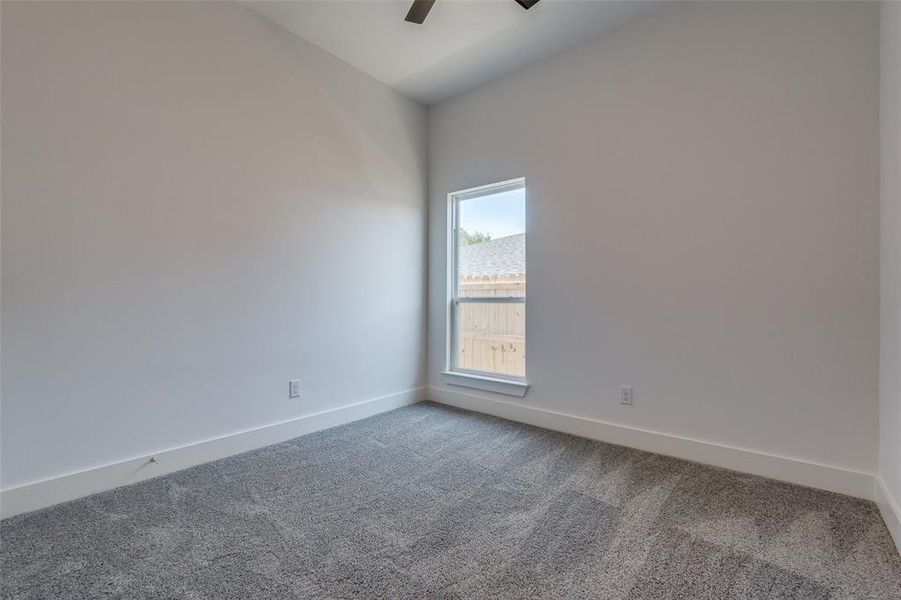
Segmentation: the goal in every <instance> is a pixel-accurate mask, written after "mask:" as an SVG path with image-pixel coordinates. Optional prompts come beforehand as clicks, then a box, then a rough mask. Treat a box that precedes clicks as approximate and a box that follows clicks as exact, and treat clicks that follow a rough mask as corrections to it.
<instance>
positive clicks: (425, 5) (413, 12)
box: [404, 0, 537, 25]
mask: <svg viewBox="0 0 901 600" xmlns="http://www.w3.org/2000/svg"><path fill="white" fill-rule="evenodd" d="M516 1H517V2H519V0H516ZM535 1H536V2H537V0H535ZM433 4H435V0H413V6H411V7H410V12H408V13H407V16H406V17H405V18H404V21H407V22H408V23H416V24H418V25H422V22H423V21H425V18H426V17H427V16H428V14H429V11H430V10H432V5H433Z"/></svg>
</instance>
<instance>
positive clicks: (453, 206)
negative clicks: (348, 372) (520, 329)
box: [443, 177, 529, 397]
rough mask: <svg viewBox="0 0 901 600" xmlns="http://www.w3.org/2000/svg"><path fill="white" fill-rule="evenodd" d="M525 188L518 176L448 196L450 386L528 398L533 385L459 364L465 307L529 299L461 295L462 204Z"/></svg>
mask: <svg viewBox="0 0 901 600" xmlns="http://www.w3.org/2000/svg"><path fill="white" fill-rule="evenodd" d="M525 187H526V180H525V178H524V177H518V178H516V179H508V180H506V181H501V182H498V183H490V184H488V185H481V186H478V187H474V188H468V189H465V190H459V191H456V192H451V193H450V194H448V195H447V210H448V219H447V222H448V228H447V290H448V297H447V361H446V369H445V371H444V372H443V374H444V376H445V382H446V383H448V384H451V385H459V386H464V387H469V388H475V389H480V390H484V391H490V392H497V393H501V394H510V395H513V396H520V397H522V396H524V395H525V393H526V391H527V390H528V388H529V384H528V382H527V381H526V378H525V377H517V376H514V375H504V374H501V373H492V372H488V371H476V370H472V369H464V368H462V367H458V366H457V365H456V362H457V356H458V354H459V352H458V350H459V343H460V335H459V333H460V324H459V317H458V313H459V309H460V305H461V304H468V303H478V304H484V303H501V304H523V305H525V304H526V297H525V296H467V297H460V296H459V290H458V283H459V278H458V276H457V275H458V271H457V267H458V265H457V255H458V252H459V249H460V247H459V236H458V235H457V234H458V230H459V219H460V203H461V202H465V201H466V200H471V199H473V198H478V197H481V196H486V195H489V194H498V193H501V192H508V191H512V190H519V189H522V190H524V189H525ZM526 206H527V207H528V202H527V203H526ZM527 210H528V208H527ZM526 244H527V246H526V247H528V239H527V240H526ZM526 269H527V270H528V262H527V263H526ZM526 290H527V291H526V294H528V286H527V287H526ZM526 340H527V341H526V344H527V347H528V325H527V326H526ZM526 373H527V374H528V363H527V365H526Z"/></svg>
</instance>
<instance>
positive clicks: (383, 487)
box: [0, 404, 901, 600]
mask: <svg viewBox="0 0 901 600" xmlns="http://www.w3.org/2000/svg"><path fill="white" fill-rule="evenodd" d="M0 537H2V546H0V585H2V597H3V598H191V599H217V600H221V599H228V598H235V599H242V600H250V599H254V598H279V599H282V598H284V599H289V598H411V599H412V598H416V599H425V598H448V599H450V598H553V599H562V598H573V599H581V598H604V599H629V600H633V599H634V600H638V599H652V598H653V599H661V598H672V599H693V598H707V599H728V598H755V599H761V600H763V599H788V598H798V599H824V598H830V599H841V598H872V599H876V598H878V599H892V598H901V560H899V557H898V554H897V553H896V551H895V549H894V547H893V545H892V542H891V540H890V538H889V534H888V532H887V531H886V528H885V526H884V524H883V523H882V521H881V520H880V518H879V515H878V513H877V510H876V508H875V507H874V505H873V504H872V503H870V502H864V501H862V500H855V499H852V498H848V497H845V496H840V495H836V494H830V493H826V492H819V491H814V490H810V489H805V488H801V487H797V486H792V485H787V484H782V483H777V482H773V481H769V480H765V479H761V478H757V477H751V476H746V475H740V474H737V473H733V472H730V471H724V470H719V469H713V468H709V467H704V466H701V465H697V464H693V463H688V462H684V461H679V460H675V459H671V458H665V457H662V456H658V455H654V454H648V453H644V452H638V451H634V450H628V449H626V448H621V447H618V446H611V445H607V444H602V443H598V442H593V441H589V440H585V439H581V438H576V437H572V436H567V435H563V434H559V433H554V432H550V431H545V430H542V429H537V428H533V427H527V426H524V425H519V424H516V423H511V422H508V421H502V420H499V419H494V418H490V417H485V416H481V415H476V414H472V413H467V412H463V411H457V410H453V409H448V408H444V407H441V406H438V405H435V404H419V405H415V406H410V407H407V408H402V409H400V410H396V411H393V412H391V413H386V414H383V415H379V416H377V417H373V418H371V419H367V420H365V421H359V422H356V423H352V424H350V425H346V426H343V427H338V428H336V429H331V430H328V431H323V432H320V433H316V434H312V435H308V436H304V437H300V438H297V439H294V440H291V441H289V442H285V443H282V444H278V445H276V446H270V447H268V448H264V449H262V450H257V451H254V452H250V453H247V454H242V455H240V456H235V457H231V458H228V459H225V460H221V461H218V462H215V463H210V464H207V465H202V466H200V467H195V468H193V469H188V470H186V471H181V472H179V473H175V474H172V475H168V476H165V477H160V478H157V479H153V480H150V481H146V482H143V483H139V484H136V485H133V486H130V487H126V488H121V489H118V490H113V491H111V492H106V493H102V494H98V495H95V496H92V497H89V498H85V499H82V500H77V501H74V502H70V503H68V504H64V505H61V506H58V507H54V508H50V509H47V510H42V511H38V512H34V513H30V514H27V515H20V516H18V517H14V518H12V519H7V520H5V521H3V522H2V523H0Z"/></svg>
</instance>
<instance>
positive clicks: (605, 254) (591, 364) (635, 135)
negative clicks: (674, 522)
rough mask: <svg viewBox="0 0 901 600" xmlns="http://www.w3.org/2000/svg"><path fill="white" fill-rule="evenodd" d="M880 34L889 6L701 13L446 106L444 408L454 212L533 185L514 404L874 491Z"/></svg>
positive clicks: (674, 18)
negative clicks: (458, 202) (680, 439)
mask: <svg viewBox="0 0 901 600" xmlns="http://www.w3.org/2000/svg"><path fill="white" fill-rule="evenodd" d="M878 34H879V7H878V5H877V4H873V3H856V2H852V3H757V2H748V3H713V2H711V3H699V4H691V3H685V4H682V3H680V4H677V5H673V6H671V7H668V8H666V9H664V10H663V11H660V12H658V13H654V14H652V15H650V16H648V17H645V18H643V19H640V20H639V21H636V22H635V23H633V24H631V25H628V26H626V27H624V28H622V29H620V30H618V31H616V32H614V33H612V34H609V35H608V36H606V37H604V38H601V39H599V40H596V41H593V42H590V43H588V44H585V45H583V46H580V47H578V48H576V49H573V50H571V51H567V52H565V53H562V54H558V55H556V56H555V57H552V58H551V59H549V60H547V61H545V62H544V63H541V64H538V65H535V66H532V67H529V68H527V69H525V70H523V71H520V72H518V73H515V74H513V75H510V76H507V77H505V78H503V79H500V80H498V81H497V82H494V83H492V84H489V85H487V86H485V87H483V88H481V89H478V90H475V91H473V92H470V93H467V94H465V95H463V96H461V97H458V98H456V99H453V100H450V101H448V102H446V103H443V104H441V105H439V106H437V107H433V108H432V109H431V110H430V119H429V121H430V129H429V134H430V143H429V166H430V170H429V184H430V207H431V211H430V215H431V216H430V228H431V236H432V237H431V244H430V250H431V256H430V265H431V272H430V302H429V308H430V314H429V332H430V342H429V357H428V379H429V385H430V386H431V387H432V389H431V391H430V394H431V397H433V398H441V397H442V396H443V395H444V394H446V393H449V392H451V391H452V388H449V387H446V386H445V385H444V382H443V379H442V376H441V375H440V371H441V370H442V369H443V368H444V366H445V347H446V339H445V324H444V319H445V314H446V312H445V311H446V306H445V298H446V289H445V287H446V286H445V277H444V265H445V261H446V246H445V237H444V236H445V230H446V215H447V211H446V197H445V194H446V193H448V192H450V191H453V190H457V189H462V188H467V187H471V186H476V185H480V184H485V183H489V182H492V181H500V180H504V179H509V178H512V177H518V176H524V177H525V178H526V186H527V194H528V201H527V202H528V217H527V220H528V223H527V229H528V270H529V275H528V276H529V286H528V287H529V291H528V309H527V320H528V323H527V331H528V350H527V356H528V358H527V369H528V379H529V380H530V381H531V383H532V388H531V390H530V391H529V393H528V394H527V395H526V397H525V398H523V399H522V400H519V399H513V398H509V397H507V398H504V400H505V401H507V402H518V403H520V404H522V405H524V406H528V407H535V408H540V409H545V410H551V411H557V412H562V413H566V414H569V415H575V416H579V417H586V418H591V419H597V420H601V421H606V422H608V423H614V424H620V425H625V426H628V427H634V428H640V429H646V430H651V431H656V432H664V433H669V434H673V435H676V436H684V437H688V438H693V439H696V440H701V441H706V442H713V443H717V444H726V445H729V446H734V447H738V448H744V449H749V450H753V451H757V452H763V453H771V454H775V455H780V456H784V457H790V458H795V459H799V460H801V461H809V462H813V463H821V464H823V465H828V466H834V467H841V468H843V469H850V470H853V471H859V472H861V473H862V474H864V475H866V476H865V477H864V478H863V479H862V481H864V480H868V481H869V482H870V485H872V479H871V478H869V474H870V473H873V472H874V470H875V466H876V456H877V442H876V437H877V410H878V409H877V396H878V390H877V380H878V377H877V368H878V351H879V341H878V340H879V322H878V303H879V292H878V285H879V284H878V281H879V261H878V255H879V247H878V239H879V141H878V140H879V134H878V127H879V123H878V105H879V42H878V39H879V35H878ZM623 384H628V385H633V386H634V387H635V405H634V406H631V407H624V406H621V405H620V404H619V402H618V395H619V386H620V385H623ZM482 397H488V398H493V399H499V398H500V397H497V396H494V397H492V396H490V395H489V394H482ZM870 489H871V488H870ZM869 493H870V491H869V490H868V492H867V494H869Z"/></svg>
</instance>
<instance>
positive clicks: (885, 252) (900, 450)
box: [879, 2, 901, 547]
mask: <svg viewBox="0 0 901 600" xmlns="http://www.w3.org/2000/svg"><path fill="white" fill-rule="evenodd" d="M881 39H882V62H881V66H882V86H881V87H882V99H881V106H882V109H881V115H880V127H881V131H880V133H881V136H880V139H881V144H882V215H881V225H882V235H881V237H880V239H881V245H882V248H881V254H880V268H881V283H882V302H881V305H882V310H881V320H880V327H881V332H882V336H881V353H880V364H879V475H880V478H881V479H882V482H881V483H882V485H883V486H884V488H885V492H886V495H887V496H890V497H891V500H889V502H888V503H889V504H893V506H892V507H891V511H892V512H894V513H895V514H894V521H895V523H894V525H895V527H894V528H893V532H892V533H893V534H894V535H895V540H896V542H897V543H898V545H899V547H901V508H899V506H901V504H899V503H901V3H899V2H885V3H883V5H882V36H881ZM883 514H887V511H886V510H883ZM886 522H888V523H889V524H890V525H892V521H891V515H890V514H887V517H886Z"/></svg>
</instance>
